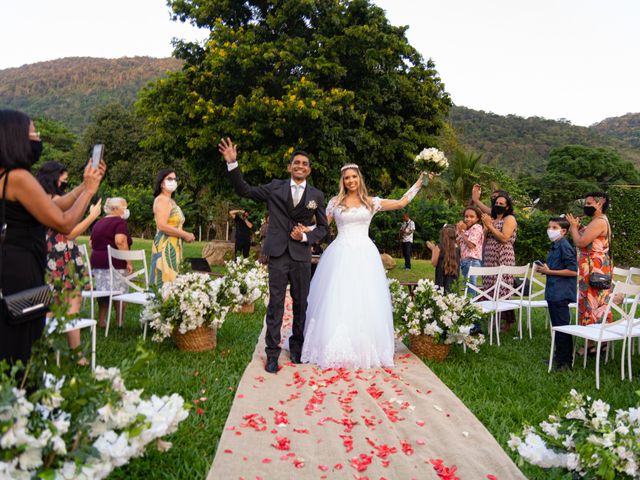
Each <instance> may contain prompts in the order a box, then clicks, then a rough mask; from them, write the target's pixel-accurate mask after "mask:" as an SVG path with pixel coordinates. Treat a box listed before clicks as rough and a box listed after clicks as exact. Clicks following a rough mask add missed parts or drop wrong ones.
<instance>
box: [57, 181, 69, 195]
mask: <svg viewBox="0 0 640 480" xmlns="http://www.w3.org/2000/svg"><path fill="white" fill-rule="evenodd" d="M68 186H69V182H60V186H59V187H58V190H60V193H64V191H65V190H66V189H67V187H68Z"/></svg>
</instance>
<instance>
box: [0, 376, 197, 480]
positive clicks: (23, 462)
mask: <svg viewBox="0 0 640 480" xmlns="http://www.w3.org/2000/svg"><path fill="white" fill-rule="evenodd" d="M87 375H88V374H87ZM39 378H43V379H44V382H43V385H42V386H41V387H40V388H39V389H37V390H35V391H34V392H32V393H30V394H27V393H26V391H25V390H24V389H22V388H20V387H19V386H18V382H17V381H16V379H15V378H12V377H11V376H9V375H6V374H4V373H2V372H0V478H15V479H25V480H27V479H31V478H51V479H54V478H55V479H69V480H71V479H87V480H88V479H102V478H105V477H107V476H108V475H109V474H110V473H111V472H112V471H113V470H114V469H115V468H117V467H121V466H123V465H125V464H127V463H129V460H130V459H132V458H135V457H140V456H142V455H143V454H144V453H145V450H146V447H147V446H148V445H149V444H151V443H154V442H155V444H156V447H157V448H158V449H159V450H161V451H164V450H167V449H168V448H170V447H171V443H169V442H165V441H163V440H161V438H162V437H163V436H165V435H167V434H170V433H173V432H175V431H176V430H177V428H178V425H179V424H180V422H182V421H183V420H184V419H185V418H187V416H188V412H187V410H186V409H185V408H184V400H183V399H182V397H180V396H179V395H178V394H175V393H174V394H172V395H167V396H162V397H158V396H155V395H152V396H151V397H150V398H143V396H142V390H127V389H126V387H125V385H124V382H123V380H122V377H121V376H120V371H119V370H118V369H117V368H109V369H105V368H103V367H99V366H98V367H97V368H96V371H95V372H94V373H93V375H92V377H91V379H90V380H89V379H87V378H85V377H83V376H80V377H78V376H75V375H69V376H62V377H60V378H57V377H55V376H53V375H52V374H50V373H42V375H39Z"/></svg>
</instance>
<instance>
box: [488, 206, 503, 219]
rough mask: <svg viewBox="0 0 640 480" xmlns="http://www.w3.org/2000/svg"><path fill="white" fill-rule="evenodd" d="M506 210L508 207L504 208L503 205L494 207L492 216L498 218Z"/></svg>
mask: <svg viewBox="0 0 640 480" xmlns="http://www.w3.org/2000/svg"><path fill="white" fill-rule="evenodd" d="M506 210H507V207H504V206H502V205H494V206H493V207H491V216H492V217H496V216H498V215H502V214H504V212H505V211H506Z"/></svg>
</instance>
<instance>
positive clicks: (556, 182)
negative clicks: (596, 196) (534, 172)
mask: <svg viewBox="0 0 640 480" xmlns="http://www.w3.org/2000/svg"><path fill="white" fill-rule="evenodd" d="M524 182H525V183H528V184H529V190H530V192H531V194H532V196H539V197H540V206H541V207H543V208H548V209H550V210H552V211H556V212H565V211H567V210H568V209H571V207H572V203H573V201H574V200H576V199H579V198H582V197H583V196H584V194H585V193H588V192H589V191H606V190H608V189H609V188H610V187H612V186H615V185H626V184H638V183H640V171H638V169H637V168H636V167H635V166H634V165H633V164H632V163H631V162H628V161H625V160H622V159H621V158H620V156H619V155H618V154H617V153H616V152H615V151H614V150H609V149H605V148H591V147H585V146H583V145H567V146H565V147H561V148H556V149H554V150H552V151H551V153H550V154H549V160H548V162H547V165H546V170H545V172H544V174H543V175H542V176H540V177H537V178H526V179H524Z"/></svg>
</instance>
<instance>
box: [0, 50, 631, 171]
mask: <svg viewBox="0 0 640 480" xmlns="http://www.w3.org/2000/svg"><path fill="white" fill-rule="evenodd" d="M180 67H181V61H180V60H177V59H175V58H150V57H133V58H118V59H105V58H89V57H73V58H62V59H59V60H52V61H49V62H40V63H34V64H31V65H24V66H22V67H18V68H10V69H6V70H0V108H17V109H20V110H23V111H25V112H27V113H29V114H30V115H31V116H40V117H42V116H45V117H50V118H52V119H54V120H58V121H60V122H62V123H63V124H64V125H66V126H67V127H68V128H69V129H70V130H71V131H73V132H75V133H81V132H82V131H83V130H84V128H85V127H86V126H87V124H88V123H89V121H90V119H91V115H92V113H93V112H94V111H95V109H96V107H100V106H103V105H104V104H107V103H110V102H114V101H115V102H118V103H121V104H124V105H128V104H131V103H132V102H134V101H135V100H136V98H137V94H138V91H139V90H140V88H141V87H143V86H144V85H146V84H147V83H148V82H149V81H151V80H154V79H156V78H158V77H161V76H163V75H164V74H165V73H166V72H167V71H169V70H177V69H179V68H180ZM449 121H450V122H451V124H452V126H453V128H454V129H455V132H456V134H457V137H458V141H459V142H460V144H462V145H464V146H466V147H469V148H470V149H472V150H474V151H476V152H478V153H482V154H483V155H484V157H483V161H484V162H487V163H489V164H491V165H495V166H500V167H502V168H504V169H505V170H507V171H508V172H510V173H514V174H516V173H530V174H536V173H540V172H542V171H543V170H544V162H545V161H546V159H547V158H548V156H549V152H550V151H551V150H552V149H554V148H556V147H562V146H564V145H570V144H581V145H585V146H589V147H605V148H611V149H614V150H616V151H617V152H618V154H619V155H620V156H621V157H622V158H623V159H624V160H629V161H631V162H633V163H634V164H636V165H639V166H640V113H629V114H626V115H623V116H621V117H614V118H607V119H606V120H603V121H602V122H600V123H597V124H595V125H593V126H591V127H588V128H587V127H578V126H575V125H571V124H569V123H567V122H562V121H557V120H547V119H544V118H540V117H529V118H523V117H519V116H516V115H507V116H503V115H497V114H494V113H490V112H484V111H481V110H472V109H470V108H466V107H462V106H454V107H452V108H451V111H450V114H449Z"/></svg>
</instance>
